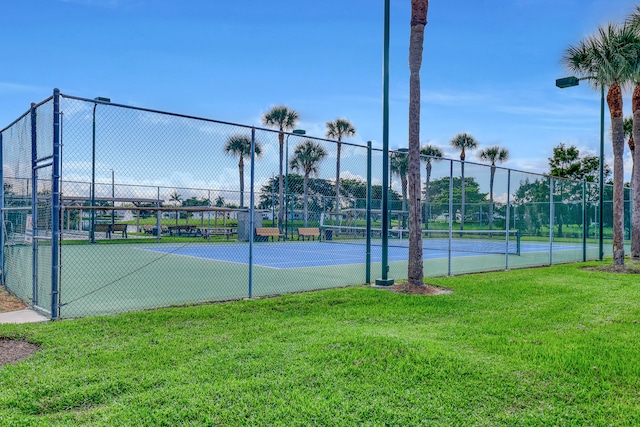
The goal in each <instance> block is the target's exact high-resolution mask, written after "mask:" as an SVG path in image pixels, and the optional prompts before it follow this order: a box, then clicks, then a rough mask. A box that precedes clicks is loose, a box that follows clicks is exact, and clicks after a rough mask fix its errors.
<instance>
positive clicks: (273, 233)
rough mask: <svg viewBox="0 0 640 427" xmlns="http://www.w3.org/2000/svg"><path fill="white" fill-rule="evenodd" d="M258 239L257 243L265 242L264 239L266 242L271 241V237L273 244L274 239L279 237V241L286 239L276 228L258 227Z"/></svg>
mask: <svg viewBox="0 0 640 427" xmlns="http://www.w3.org/2000/svg"><path fill="white" fill-rule="evenodd" d="M256 237H258V239H256V240H257V241H261V240H263V239H262V238H263V237H264V240H269V237H271V241H272V242H273V238H274V237H278V240H280V239H284V234H282V233H280V230H278V229H277V228H275V227H256Z"/></svg>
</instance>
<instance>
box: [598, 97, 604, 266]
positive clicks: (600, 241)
mask: <svg viewBox="0 0 640 427" xmlns="http://www.w3.org/2000/svg"><path fill="white" fill-rule="evenodd" d="M599 190H600V191H599V192H600V201H599V202H598V205H599V208H600V214H599V215H600V218H599V219H598V222H599V225H598V227H599V233H600V235H599V237H598V250H599V252H598V259H599V260H600V261H602V259H603V257H604V249H603V230H604V224H603V222H604V209H603V206H604V85H602V87H601V92H600V188H599Z"/></svg>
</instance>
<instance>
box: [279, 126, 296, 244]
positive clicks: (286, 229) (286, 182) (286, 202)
mask: <svg viewBox="0 0 640 427" xmlns="http://www.w3.org/2000/svg"><path fill="white" fill-rule="evenodd" d="M285 153H286V154H285V157H284V163H285V168H286V169H285V175H284V206H285V208H284V239H285V240H288V239H289V236H288V233H289V221H288V219H287V216H288V214H289V134H287V139H286V142H285ZM280 209H282V206H280ZM291 221H293V217H292V218H291Z"/></svg>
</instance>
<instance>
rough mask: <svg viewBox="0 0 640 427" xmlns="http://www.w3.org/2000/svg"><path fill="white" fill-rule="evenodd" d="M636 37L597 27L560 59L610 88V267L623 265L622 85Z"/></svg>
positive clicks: (632, 63)
mask: <svg viewBox="0 0 640 427" xmlns="http://www.w3.org/2000/svg"><path fill="white" fill-rule="evenodd" d="M637 39H638V37H637V35H636V32H635V30H634V27H633V26H632V25H628V24H626V23H625V24H623V25H616V24H608V25H607V26H606V27H600V28H598V32H597V33H596V34H595V35H592V36H589V37H587V38H586V39H584V40H582V41H580V42H579V43H578V44H577V45H575V46H569V47H568V48H567V49H566V50H565V52H564V55H563V57H562V62H563V64H564V65H565V67H566V68H567V69H568V70H569V71H571V72H574V73H576V74H578V76H580V77H581V78H585V79H588V80H589V82H590V84H591V85H592V86H593V87H594V88H596V89H602V88H604V87H606V86H608V87H609V89H608V91H607V105H608V106H609V113H610V115H611V130H612V138H611V139H612V141H611V142H612V145H613V264H614V265H624V164H623V158H622V155H623V152H624V118H623V115H622V87H621V86H622V85H624V84H626V83H627V82H628V81H629V80H630V79H631V77H632V76H633V74H634V69H635V68H636V65H637V62H638V50H637V43H636V42H637Z"/></svg>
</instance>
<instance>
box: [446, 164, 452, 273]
mask: <svg viewBox="0 0 640 427" xmlns="http://www.w3.org/2000/svg"><path fill="white" fill-rule="evenodd" d="M452 240H453V160H449V247H448V254H447V262H448V270H447V274H448V275H449V276H451V244H452Z"/></svg>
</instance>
